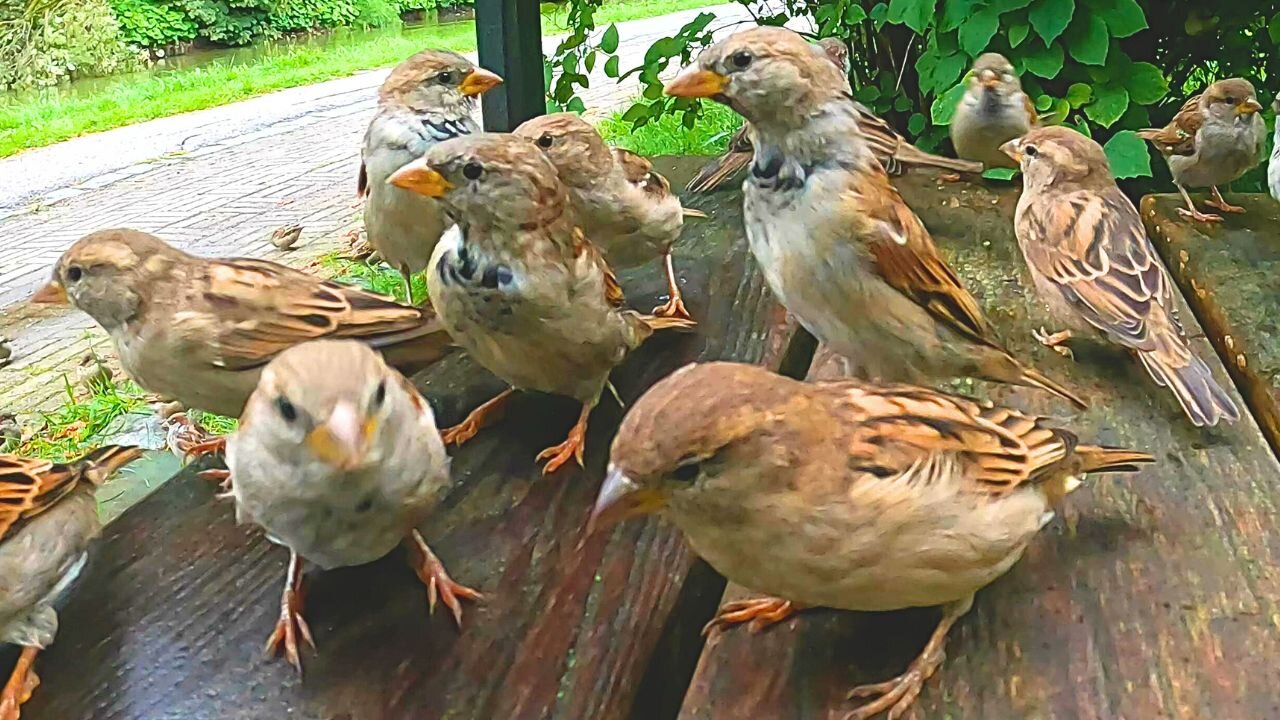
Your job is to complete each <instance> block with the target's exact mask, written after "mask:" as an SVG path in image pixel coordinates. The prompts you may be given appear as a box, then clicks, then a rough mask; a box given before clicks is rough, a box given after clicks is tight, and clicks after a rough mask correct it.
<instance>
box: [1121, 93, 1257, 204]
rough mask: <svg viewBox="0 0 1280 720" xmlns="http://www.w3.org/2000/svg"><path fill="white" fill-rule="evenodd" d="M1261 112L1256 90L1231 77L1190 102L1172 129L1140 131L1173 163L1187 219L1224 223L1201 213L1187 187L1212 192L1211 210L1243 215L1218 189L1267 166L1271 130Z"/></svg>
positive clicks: (1175, 182) (1175, 117)
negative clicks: (1257, 167)
mask: <svg viewBox="0 0 1280 720" xmlns="http://www.w3.org/2000/svg"><path fill="white" fill-rule="evenodd" d="M1261 111H1262V105H1261V104H1259V103H1258V97H1257V94H1256V93H1255V92H1254V91H1253V85H1252V84H1251V83H1250V82H1249V81H1248V80H1245V79H1243V78H1230V79H1227V80H1219V81H1218V82H1216V83H1214V84H1212V85H1210V86H1209V87H1207V88H1205V91H1204V92H1203V93H1201V94H1200V95H1196V96H1195V97H1193V98H1191V99H1190V100H1188V101H1187V102H1186V104H1185V105H1183V106H1182V109H1181V110H1179V111H1178V114H1177V115H1174V116H1173V120H1170V121H1169V124H1168V125H1165V126H1164V127H1162V128H1149V129H1147V130H1139V131H1138V137H1140V138H1143V139H1144V140H1149V141H1151V144H1152V145H1155V146H1156V149H1157V150H1159V151H1160V153H1161V154H1162V155H1164V158H1165V161H1166V162H1168V163H1169V172H1170V173H1171V174H1172V175H1173V182H1174V184H1175V185H1176V186H1177V187H1178V192H1180V193H1182V199H1183V200H1185V201H1186V203H1187V207H1186V208H1185V209H1183V208H1179V209H1178V212H1179V213H1180V214H1181V215H1182V216H1183V217H1189V218H1191V219H1193V220H1199V221H1200V222H1221V221H1222V216H1221V215H1212V214H1207V213H1202V212H1200V211H1199V210H1197V209H1196V206H1195V203H1193V202H1191V196H1190V195H1188V194H1187V186H1190V187H1208V188H1211V189H1212V191H1213V199H1212V200H1209V201H1208V202H1206V203H1205V204H1206V205H1208V206H1210V207H1214V208H1217V209H1219V210H1221V211H1222V212H1229V213H1242V212H1244V208H1242V207H1238V206H1236V205H1231V204H1229V203H1228V202H1227V201H1226V200H1224V199H1223V198H1222V193H1220V192H1218V186H1219V185H1224V184H1226V183H1229V182H1231V181H1233V180H1235V179H1237V178H1239V177H1240V176H1241V175H1244V174H1245V173H1246V172H1248V171H1249V170H1250V169H1252V168H1253V166H1255V165H1257V164H1258V163H1259V162H1261V161H1262V158H1263V156H1264V155H1265V153H1266V142H1267V125H1266V123H1265V122H1263V120H1262V115H1260V114H1259V113H1260V112H1261Z"/></svg>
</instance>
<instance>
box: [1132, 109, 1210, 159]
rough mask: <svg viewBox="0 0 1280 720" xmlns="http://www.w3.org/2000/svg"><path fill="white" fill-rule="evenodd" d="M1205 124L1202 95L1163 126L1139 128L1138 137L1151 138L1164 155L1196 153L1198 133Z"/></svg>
mask: <svg viewBox="0 0 1280 720" xmlns="http://www.w3.org/2000/svg"><path fill="white" fill-rule="evenodd" d="M1203 124H1204V116H1203V115H1201V113H1200V96H1199V95H1196V96H1195V97H1193V98H1191V99H1190V100H1188V101H1187V102H1186V103H1185V104H1184V105H1183V106H1182V109H1181V110H1179V111H1178V114H1177V115H1174V116H1173V119H1172V120H1170V121H1169V124H1168V125H1165V126H1164V127H1162V128H1147V129H1146V130H1139V131H1138V137H1140V138H1142V139H1143V140H1150V141H1151V144H1153V145H1155V146H1156V149H1157V150H1159V151H1160V152H1161V153H1163V154H1164V155H1194V154H1195V152H1196V133H1197V132H1199V131H1200V126H1201V125H1203Z"/></svg>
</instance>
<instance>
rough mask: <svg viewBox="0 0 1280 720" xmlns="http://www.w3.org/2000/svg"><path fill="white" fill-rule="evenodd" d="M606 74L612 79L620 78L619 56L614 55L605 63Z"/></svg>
mask: <svg viewBox="0 0 1280 720" xmlns="http://www.w3.org/2000/svg"><path fill="white" fill-rule="evenodd" d="M604 74H605V75H607V76H608V77H611V78H616V77H618V56H617V55H614V56H613V57H611V58H609V59H608V60H605V61H604Z"/></svg>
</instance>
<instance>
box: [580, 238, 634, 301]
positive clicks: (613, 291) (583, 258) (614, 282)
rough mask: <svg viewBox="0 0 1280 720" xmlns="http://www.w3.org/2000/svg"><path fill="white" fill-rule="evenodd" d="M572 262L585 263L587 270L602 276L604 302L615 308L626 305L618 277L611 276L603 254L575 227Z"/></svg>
mask: <svg viewBox="0 0 1280 720" xmlns="http://www.w3.org/2000/svg"><path fill="white" fill-rule="evenodd" d="M573 260H574V262H578V263H586V266H587V267H588V268H591V269H593V270H598V271H599V272H600V273H601V274H602V275H603V276H604V299H605V302H607V303H608V304H609V305H610V306H612V307H616V308H620V307H622V306H623V305H624V304H625V303H626V297H624V296H623V294H622V284H621V283H619V282H618V276H617V275H614V274H613V268H611V267H609V263H608V261H606V260H605V259H604V254H602V253H601V252H600V249H599V248H597V247H596V246H595V245H593V244H592V243H591V241H590V240H588V239H587V236H586V235H585V234H583V232H582V229H581V228H576V227H575V228H574V229H573Z"/></svg>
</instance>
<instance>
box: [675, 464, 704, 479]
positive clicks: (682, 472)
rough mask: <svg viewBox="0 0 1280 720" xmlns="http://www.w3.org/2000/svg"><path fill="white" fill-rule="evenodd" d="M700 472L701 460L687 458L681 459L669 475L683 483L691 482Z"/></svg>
mask: <svg viewBox="0 0 1280 720" xmlns="http://www.w3.org/2000/svg"><path fill="white" fill-rule="evenodd" d="M701 472H702V462H701V461H699V460H698V459H697V458H689V459H688V460H682V461H681V462H680V464H679V465H677V466H676V469H675V470H672V471H671V477H673V478H675V479H676V480H679V481H680V482H684V483H691V482H693V481H694V480H697V479H698V475H699V474H700V473H701Z"/></svg>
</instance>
